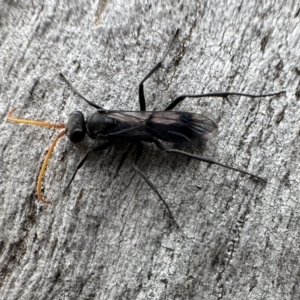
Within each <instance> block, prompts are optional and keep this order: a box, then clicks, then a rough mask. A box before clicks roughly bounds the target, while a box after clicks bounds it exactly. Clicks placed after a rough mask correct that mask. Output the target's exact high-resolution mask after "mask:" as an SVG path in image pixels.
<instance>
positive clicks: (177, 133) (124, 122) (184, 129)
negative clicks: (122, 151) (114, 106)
mask: <svg viewBox="0 0 300 300" xmlns="http://www.w3.org/2000/svg"><path fill="white" fill-rule="evenodd" d="M106 115H107V116H108V117H110V118H113V119H114V120H116V121H117V123H118V126H116V127H115V128H114V129H113V130H112V131H111V132H110V134H109V135H111V136H115V137H116V138H117V137H119V138H124V139H140V140H145V141H152V140H153V138H157V139H160V140H164V141H167V142H172V143H182V142H186V141H194V140H207V139H210V138H211V137H212V136H214V134H215V133H216V131H217V130H216V129H217V125H216V123H215V122H214V121H213V120H211V119H210V118H209V117H206V116H204V115H202V114H198V113H188V112H182V111H154V112H150V111H107V112H106Z"/></svg>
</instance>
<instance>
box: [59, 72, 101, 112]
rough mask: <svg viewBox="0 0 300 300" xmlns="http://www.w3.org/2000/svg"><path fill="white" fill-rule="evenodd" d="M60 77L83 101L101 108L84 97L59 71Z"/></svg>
mask: <svg viewBox="0 0 300 300" xmlns="http://www.w3.org/2000/svg"><path fill="white" fill-rule="evenodd" d="M59 75H60V77H61V78H62V79H63V81H64V82H65V83H66V84H67V85H68V86H69V87H70V88H71V90H72V91H73V92H74V93H75V94H77V95H78V96H79V97H80V98H82V99H83V100H84V101H85V102H87V103H88V104H89V105H91V106H93V107H95V108H97V109H103V108H102V107H101V106H99V105H97V104H96V103H94V102H93V101H91V100H88V99H87V98H85V97H84V96H83V95H82V94H81V93H80V92H79V91H78V90H77V89H75V87H74V86H73V85H72V83H71V82H70V81H69V80H68V79H67V78H66V77H65V75H63V74H62V73H59Z"/></svg>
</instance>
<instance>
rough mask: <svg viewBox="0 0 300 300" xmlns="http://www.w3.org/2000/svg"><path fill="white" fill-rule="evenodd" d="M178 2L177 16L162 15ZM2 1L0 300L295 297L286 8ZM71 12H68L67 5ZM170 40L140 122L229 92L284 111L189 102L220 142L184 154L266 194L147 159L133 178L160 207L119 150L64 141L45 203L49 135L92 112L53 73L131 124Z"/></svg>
mask: <svg viewBox="0 0 300 300" xmlns="http://www.w3.org/2000/svg"><path fill="white" fill-rule="evenodd" d="M173 2H174V3H173ZM264 2H265V4H261V3H259V1H233V2H230V3H229V2H227V1H215V2H213V1H207V2H206V1H199V2H198V3H196V2H195V1H190V3H188V1H180V2H178V1H170V2H169V1H142V2H139V1H102V2H101V1H99V2H98V1H95V2H92V1H90V2H88V1H76V4H75V1H69V2H68V1H48V0H47V1H8V0H7V1H3V0H2V1H1V2H0V22H1V24H0V44H1V46H0V61H1V64H0V82H1V89H0V93H1V100H0V115H1V124H0V126H1V128H0V151H1V152H0V153H1V162H0V182H1V186H0V197H1V202H0V205H1V219H0V226H1V233H0V255H1V256H0V298H1V299H9V300H12V299H18V300H20V299H28V300H29V299H30V300H31V299H299V298H300V284H299V283H300V261H299V260H300V259H299V258H300V242H299V209H300V205H299V201H300V200H299V194H300V165H299V158H300V153H299V145H300V141H299V127H300V121H299V120H300V114H299V100H298V98H297V95H298V93H297V92H298V89H299V86H300V77H299V76H300V71H299V69H300V59H299V55H300V54H299V53H300V52H299V49H300V38H299V34H300V22H299V18H300V14H299V6H298V3H296V2H294V3H293V4H292V3H291V2H289V1H264ZM71 3H72V4H71ZM177 28H180V30H181V31H180V34H179V36H178V39H177V41H176V43H175V44H174V46H173V47H172V49H171V51H170V53H169V54H168V56H167V58H166V60H165V62H164V63H165V67H166V68H167V70H165V69H162V70H160V71H158V72H157V74H155V75H154V76H153V78H151V79H150V80H149V81H148V82H147V83H146V84H145V90H146V97H147V105H148V107H147V108H148V109H149V110H153V109H156V110H159V109H163V108H164V107H166V105H167V103H169V102H170V101H171V99H173V98H175V97H176V96H177V95H180V94H182V93H189V94H192V93H202V92H212V91H239V92H250V93H253V94H261V93H268V92H275V91H280V90H286V91H287V94H286V95H283V96H279V97H269V98H262V99H249V98H244V97H231V98H230V103H231V105H230V104H228V103H227V102H226V101H224V100H222V99H212V98H209V99H202V100H187V101H185V102H184V103H183V104H182V105H180V107H179V108H178V109H181V110H187V111H194V112H195V111H198V112H203V113H204V114H206V113H207V114H209V115H212V116H213V117H214V118H215V119H216V120H217V121H218V125H219V134H218V136H216V137H215V138H214V139H213V140H211V141H210V142H209V143H208V144H207V145H206V146H205V147H204V149H199V148H197V147H194V148H192V149H189V148H187V150H189V151H193V152H194V153H197V154H201V155H207V156H211V157H214V158H215V159H217V160H218V161H220V162H222V163H226V164H228V165H232V166H236V167H238V168H242V169H245V170H248V171H249V172H253V173H255V174H258V175H260V176H262V177H266V178H268V184H267V185H263V184H262V183H260V182H258V181H255V180H253V179H252V178H251V177H249V176H244V175H241V174H240V173H238V172H234V171H231V170H228V169H224V168H221V167H217V166H209V165H207V164H205V163H200V162H198V161H192V160H188V159H185V158H182V157H179V156H176V155H165V154H163V153H160V152H159V150H157V149H155V148H154V147H153V146H152V145H148V146H147V147H146V151H145V154H144V157H143V162H142V164H141V168H142V170H143V171H144V172H145V173H146V174H148V176H149V178H150V180H151V181H152V182H153V183H155V184H156V185H157V187H158V189H159V191H160V192H161V194H162V195H163V197H164V198H165V199H166V201H167V202H168V203H169V205H170V208H171V210H172V211H173V213H174V215H175V216H176V220H177V222H178V224H180V227H181V229H180V230H176V228H174V227H173V226H172V224H171V222H170V220H169V218H168V215H167V213H166V210H165V208H164V206H163V205H162V204H161V202H160V201H159V200H158V197H157V195H156V194H155V193H154V192H153V191H152V190H150V189H149V187H148V186H147V185H146V184H145V183H144V181H143V180H142V179H141V178H140V177H139V176H138V175H136V174H135V172H134V170H133V168H132V164H133V161H134V154H131V155H129V157H128V159H127V160H126V161H125V163H124V165H123V166H122V168H121V170H120V171H119V174H118V176H115V172H116V169H117V167H118V164H119V160H120V158H121V157H122V153H123V152H124V150H125V148H124V147H121V148H115V149H114V148H113V149H111V150H108V151H105V152H104V153H102V154H101V155H100V154H99V155H92V156H91V157H90V159H89V160H88V162H87V163H86V164H85V165H84V166H83V168H82V169H81V170H80V171H79V172H78V175H77V177H76V178H75V180H74V182H73V184H72V185H71V187H70V189H69V191H68V192H67V193H66V194H62V191H63V189H64V187H65V186H66V184H67V182H68V180H69V179H70V176H71V174H72V172H73V170H74V169H75V167H76V164H77V162H78V160H79V159H80V157H82V156H83V155H84V154H85V153H86V151H87V149H88V148H89V147H92V144H91V143H89V142H88V141H86V142H85V143H83V144H81V145H78V146H74V145H72V144H70V142H69V141H67V139H66V138H65V139H63V140H61V141H60V143H59V145H58V146H57V147H56V149H55V153H54V156H53V158H52V159H51V161H50V164H49V167H48V170H47V173H46V176H45V180H44V188H45V189H44V195H45V197H46V198H47V199H49V200H51V201H52V204H51V205H43V204H41V203H40V202H39V201H38V200H37V198H36V195H35V185H36V179H37V174H38V172H39V169H40V167H41V163H42V161H43V158H44V155H45V153H46V151H47V148H48V147H49V144H50V142H51V140H53V138H54V137H55V136H56V134H57V132H56V131H55V130H53V129H51V130H49V129H46V128H39V127H35V126H27V125H20V124H16V123H11V122H8V121H7V120H6V118H5V116H6V114H7V112H8V111H9V110H10V109H11V108H13V107H16V108H17V111H16V115H17V116H19V117H23V118H32V119H43V120H49V121H52V122H64V121H65V120H66V118H67V116H68V114H69V113H70V112H71V111H73V110H75V109H79V110H82V111H84V112H86V113H88V112H92V111H93V108H92V107H89V106H88V105H87V104H86V103H85V102H84V101H82V100H81V99H80V98H79V97H78V96H76V95H74V93H73V92H72V91H71V90H70V89H69V88H68V87H67V86H66V84H65V83H64V82H63V81H62V80H61V79H60V78H59V76H58V74H59V72H63V73H64V74H65V75H66V76H67V77H68V78H69V79H70V80H71V81H72V82H73V84H74V85H75V86H76V87H77V88H78V89H79V90H80V91H81V92H82V93H83V94H84V95H85V96H87V97H89V98H90V99H92V100H94V101H95V102H97V103H99V104H100V105H103V106H104V107H106V108H107V109H122V110H137V109H138V108H139V106H138V84H139V81H140V80H141V79H142V78H143V76H144V75H145V74H146V73H147V72H148V71H149V70H150V69H151V68H152V67H153V66H154V64H155V63H156V62H158V61H159V60H160V58H161V57H162V55H163V53H164V52H165V51H166V48H167V45H168V43H169V42H170V40H171V38H172V36H173V34H174V32H175V31H176V29H177Z"/></svg>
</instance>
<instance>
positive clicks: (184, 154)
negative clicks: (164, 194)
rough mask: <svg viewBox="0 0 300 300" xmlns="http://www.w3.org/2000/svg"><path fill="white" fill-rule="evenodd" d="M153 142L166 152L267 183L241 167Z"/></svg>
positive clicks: (156, 141)
mask: <svg viewBox="0 0 300 300" xmlns="http://www.w3.org/2000/svg"><path fill="white" fill-rule="evenodd" d="M154 143H155V145H156V146H157V147H158V148H159V149H160V150H163V151H165V152H168V153H176V154H179V155H182V156H186V157H190V158H193V159H196V160H200V161H203V162H206V163H209V164H212V165H213V164H215V165H218V166H221V167H224V168H227V169H231V170H234V171H237V172H240V173H243V174H247V175H250V176H252V177H254V178H256V179H258V180H260V181H262V182H263V183H267V180H266V179H264V178H262V177H259V176H257V175H254V174H252V173H249V172H247V171H244V170H241V169H237V168H234V167H230V166H227V165H224V164H221V163H219V162H217V161H215V160H213V159H212V158H210V157H205V156H199V155H195V154H191V153H188V152H185V151H181V150H177V149H171V148H167V147H165V146H164V145H163V144H162V143H161V142H160V141H158V140H154Z"/></svg>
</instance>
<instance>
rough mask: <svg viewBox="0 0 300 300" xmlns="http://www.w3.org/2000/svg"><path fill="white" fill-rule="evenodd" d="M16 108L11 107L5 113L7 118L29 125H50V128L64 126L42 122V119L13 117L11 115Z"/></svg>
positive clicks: (62, 125) (63, 125)
mask: <svg viewBox="0 0 300 300" xmlns="http://www.w3.org/2000/svg"><path fill="white" fill-rule="evenodd" d="M15 110H16V108H14V109H12V110H11V111H10V112H9V113H8V114H7V119H8V120H9V121H11V122H15V123H23V124H30V125H39V126H44V127H52V128H65V127H66V126H65V124H55V123H49V122H44V121H37V120H26V119H18V118H14V117H13V116H12V115H13V113H14V112H15Z"/></svg>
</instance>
